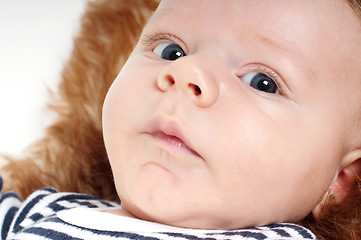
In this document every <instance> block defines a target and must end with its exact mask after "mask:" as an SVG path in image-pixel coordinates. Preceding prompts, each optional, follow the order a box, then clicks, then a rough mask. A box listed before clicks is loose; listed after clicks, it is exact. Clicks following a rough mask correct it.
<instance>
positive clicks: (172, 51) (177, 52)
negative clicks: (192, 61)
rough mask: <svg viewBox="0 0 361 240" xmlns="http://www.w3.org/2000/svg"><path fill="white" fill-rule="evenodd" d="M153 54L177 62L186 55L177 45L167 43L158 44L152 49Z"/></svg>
mask: <svg viewBox="0 0 361 240" xmlns="http://www.w3.org/2000/svg"><path fill="white" fill-rule="evenodd" d="M153 52H154V54H155V55H157V56H158V57H160V58H162V59H165V60H169V61H174V60H177V59H178V58H180V57H183V56H185V55H186V54H185V53H184V51H183V49H182V48H181V47H180V46H179V45H177V44H175V43H169V42H163V43H160V44H158V45H157V46H156V47H155V48H154V49H153Z"/></svg>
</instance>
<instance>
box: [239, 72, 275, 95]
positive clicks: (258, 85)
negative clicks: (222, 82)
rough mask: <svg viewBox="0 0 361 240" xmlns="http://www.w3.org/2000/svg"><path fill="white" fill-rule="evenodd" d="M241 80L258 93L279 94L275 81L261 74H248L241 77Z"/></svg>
mask: <svg viewBox="0 0 361 240" xmlns="http://www.w3.org/2000/svg"><path fill="white" fill-rule="evenodd" d="M241 80H242V81H243V82H245V83H247V84H249V85H250V86H251V87H253V88H255V89H257V90H259V91H262V92H266V93H273V94H279V91H278V87H277V84H276V83H275V81H274V80H273V79H272V78H270V77H269V76H267V75H265V74H263V73H259V72H250V73H247V74H245V75H244V76H242V77H241Z"/></svg>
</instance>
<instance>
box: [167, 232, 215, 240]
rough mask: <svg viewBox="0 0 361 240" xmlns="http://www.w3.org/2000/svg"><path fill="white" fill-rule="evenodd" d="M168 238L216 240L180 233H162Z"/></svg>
mask: <svg viewBox="0 0 361 240" xmlns="http://www.w3.org/2000/svg"><path fill="white" fill-rule="evenodd" d="M162 234H165V235H167V236H170V237H176V238H184V239H187V240H217V239H216V238H211V237H197V236H195V235H188V234H182V233H162Z"/></svg>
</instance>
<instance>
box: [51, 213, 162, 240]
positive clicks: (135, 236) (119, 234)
mask: <svg viewBox="0 0 361 240" xmlns="http://www.w3.org/2000/svg"><path fill="white" fill-rule="evenodd" d="M44 222H53V223H59V224H63V225H66V226H72V227H74V228H75V229H76V230H78V231H87V232H90V233H92V234H96V235H99V236H101V235H103V236H109V237H123V238H128V239H139V240H161V239H160V238H156V237H147V236H143V235H140V234H137V233H130V232H129V233H128V232H114V231H100V230H95V229H87V228H78V227H77V226H74V225H69V224H68V223H66V222H64V221H63V220H61V219H59V218H57V217H51V218H47V219H45V221H44Z"/></svg>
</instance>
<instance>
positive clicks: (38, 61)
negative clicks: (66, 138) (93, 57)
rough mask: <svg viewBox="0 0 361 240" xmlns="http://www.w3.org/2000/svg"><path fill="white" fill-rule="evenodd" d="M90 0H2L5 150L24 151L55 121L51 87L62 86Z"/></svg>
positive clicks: (1, 145) (0, 122) (1, 129)
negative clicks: (64, 68)
mask: <svg viewBox="0 0 361 240" xmlns="http://www.w3.org/2000/svg"><path fill="white" fill-rule="evenodd" d="M85 5H86V0H0V154H4V153H5V154H10V155H14V156H21V152H22V151H23V150H24V149H25V148H26V147H27V146H28V145H29V144H30V143H31V142H33V141H34V140H36V139H38V138H40V137H41V136H42V135H43V134H44V131H43V130H44V128H45V126H46V125H48V124H50V123H51V121H52V119H53V115H52V114H51V112H50V111H48V110H47V109H46V104H47V99H48V97H49V94H48V89H51V90H55V91H56V87H57V83H58V81H59V79H60V71H61V69H62V66H63V63H64V62H65V61H66V60H67V58H68V56H69V54H70V51H71V48H72V39H73V37H74V36H75V34H76V33H77V31H78V30H79V26H80V22H79V20H80V17H81V14H82V13H83V11H84V8H85ZM0 165H1V162H0Z"/></svg>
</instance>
